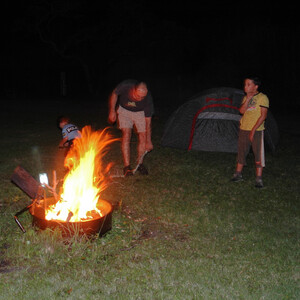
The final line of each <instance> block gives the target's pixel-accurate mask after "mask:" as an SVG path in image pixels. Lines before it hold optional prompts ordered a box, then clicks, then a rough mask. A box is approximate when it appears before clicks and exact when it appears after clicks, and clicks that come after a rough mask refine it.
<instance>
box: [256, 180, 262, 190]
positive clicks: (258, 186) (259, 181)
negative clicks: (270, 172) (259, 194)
mask: <svg viewBox="0 0 300 300" xmlns="http://www.w3.org/2000/svg"><path fill="white" fill-rule="evenodd" d="M255 187H256V188H259V189H261V188H263V187H264V184H263V181H262V179H256V181H255Z"/></svg>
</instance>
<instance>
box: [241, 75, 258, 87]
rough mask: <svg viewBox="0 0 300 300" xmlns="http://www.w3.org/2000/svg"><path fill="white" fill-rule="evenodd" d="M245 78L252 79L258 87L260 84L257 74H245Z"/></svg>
mask: <svg viewBox="0 0 300 300" xmlns="http://www.w3.org/2000/svg"><path fill="white" fill-rule="evenodd" d="M245 79H250V80H252V81H253V83H254V84H255V85H257V86H258V87H260V86H261V80H260V78H259V77H257V76H247V77H246V78H245Z"/></svg>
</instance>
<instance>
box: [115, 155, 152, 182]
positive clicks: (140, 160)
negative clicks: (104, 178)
mask: <svg viewBox="0 0 300 300" xmlns="http://www.w3.org/2000/svg"><path fill="white" fill-rule="evenodd" d="M148 152H149V151H147V150H146V151H145V152H144V154H143V155H142V156H141V158H140V159H139V161H138V163H137V165H136V167H135V168H134V169H133V171H132V173H133V175H134V174H135V173H136V171H137V170H138V168H139V166H140V165H141V164H142V163H143V160H144V157H145V155H146V154H147V153H148ZM110 177H111V178H120V177H125V175H111V176H110Z"/></svg>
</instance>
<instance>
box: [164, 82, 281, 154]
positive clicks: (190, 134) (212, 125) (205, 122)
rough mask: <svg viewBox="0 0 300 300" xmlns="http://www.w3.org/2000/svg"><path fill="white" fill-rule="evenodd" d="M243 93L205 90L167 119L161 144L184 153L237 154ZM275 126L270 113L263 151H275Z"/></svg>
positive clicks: (233, 90) (277, 137)
mask: <svg viewBox="0 0 300 300" xmlns="http://www.w3.org/2000/svg"><path fill="white" fill-rule="evenodd" d="M243 96H244V92H243V91H242V90H239V89H235V88H229V87H221V88H213V89H209V90H205V91H203V92H201V93H200V94H198V95H196V96H194V97H192V98H191V99H189V100H188V101H187V102H185V103H184V104H183V105H181V106H180V107H179V108H178V109H177V110H176V111H175V112H174V113H173V114H172V115H171V116H170V117H169V119H168V121H167V123H166V125H165V128H164V133H163V136H162V140H161V144H162V146H165V147H173V148H179V149H185V150H198V151H214V152H231V153H237V144H238V132H239V121H240V118H241V115H240V113H239V107H240V105H241V101H242V98H243ZM278 140H279V131H278V127H277V122H276V120H275V118H274V117H273V115H272V113H271V112H270V110H269V111H268V116H267V119H266V122H265V146H266V150H271V151H272V152H274V151H275V147H276V145H277V143H278Z"/></svg>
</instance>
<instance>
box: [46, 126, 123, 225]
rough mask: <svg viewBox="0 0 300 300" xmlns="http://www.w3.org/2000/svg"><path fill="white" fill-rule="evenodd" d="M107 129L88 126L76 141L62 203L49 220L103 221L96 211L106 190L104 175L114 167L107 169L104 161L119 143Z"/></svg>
mask: <svg viewBox="0 0 300 300" xmlns="http://www.w3.org/2000/svg"><path fill="white" fill-rule="evenodd" d="M117 140H118V139H117V138H113V137H112V136H111V135H110V134H109V133H108V132H107V130H106V129H104V130H103V131H92V129H91V127H90V126H85V127H84V128H83V129H82V132H81V138H79V139H75V140H74V145H73V147H72V148H71V149H70V151H69V153H68V155H67V157H66V159H65V167H67V168H68V169H69V172H68V174H67V175H66V176H65V178H64V182H63V186H62V192H61V194H60V199H59V201H58V202H57V203H56V204H55V205H52V206H50V207H49V208H48V210H47V211H46V220H53V219H55V220H60V221H67V220H68V221H70V222H80V221H86V220H90V219H92V218H94V217H101V216H102V214H101V211H99V209H98V208H97V203H98V201H101V200H99V199H100V194H101V192H102V191H103V190H104V189H105V188H106V186H107V180H106V179H105V174H106V173H107V172H108V170H109V168H110V167H111V164H108V166H107V167H106V168H105V169H104V167H103V162H102V158H103V156H104V155H105V154H106V153H107V151H108V145H110V144H111V143H113V142H114V141H117Z"/></svg>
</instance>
